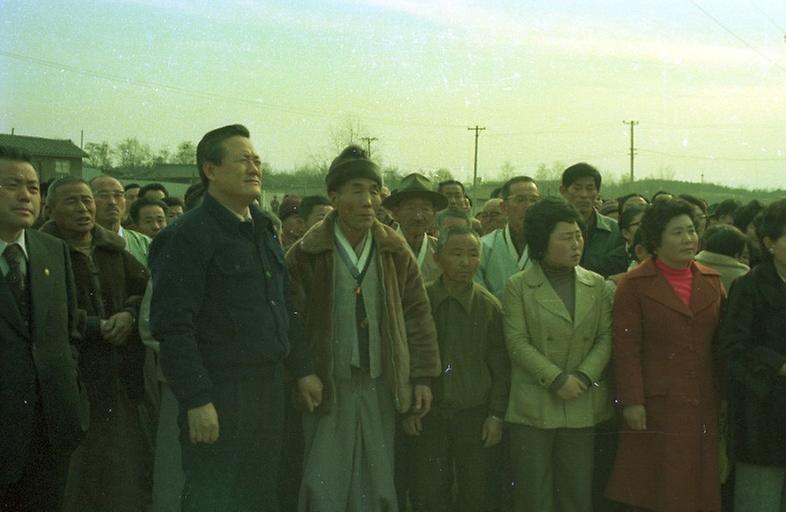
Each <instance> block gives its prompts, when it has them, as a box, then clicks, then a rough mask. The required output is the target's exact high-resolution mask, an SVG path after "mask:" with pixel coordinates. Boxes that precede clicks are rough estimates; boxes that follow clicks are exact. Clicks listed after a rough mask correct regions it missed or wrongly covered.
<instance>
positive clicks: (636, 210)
mask: <svg viewBox="0 0 786 512" xmlns="http://www.w3.org/2000/svg"><path fill="white" fill-rule="evenodd" d="M648 207H649V205H643V204H632V205H630V206H628V207H627V208H626V209H625V211H624V212H622V213H620V218H619V220H618V221H617V224H618V225H619V228H620V231H622V230H623V229H628V228H629V227H630V225H631V224H633V219H635V218H636V217H637V216H638V215H640V214H642V213H644V212H645V211H647V208H648Z"/></svg>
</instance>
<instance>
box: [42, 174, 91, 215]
mask: <svg viewBox="0 0 786 512" xmlns="http://www.w3.org/2000/svg"><path fill="white" fill-rule="evenodd" d="M78 183H84V184H85V185H87V188H90V184H89V183H88V182H87V181H85V180H84V179H82V178H80V177H79V176H71V175H68V176H62V177H60V178H57V179H56V180H54V181H53V182H52V183H50V184H49V187H47V190H46V206H47V208H53V207H54V206H55V202H56V201H57V190H58V189H59V188H60V187H63V186H66V185H75V184H78ZM90 192H91V193H92V192H93V189H90Z"/></svg>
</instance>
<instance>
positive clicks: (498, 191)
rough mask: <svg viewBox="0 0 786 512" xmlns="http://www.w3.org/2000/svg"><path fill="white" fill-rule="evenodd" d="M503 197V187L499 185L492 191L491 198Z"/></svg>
mask: <svg viewBox="0 0 786 512" xmlns="http://www.w3.org/2000/svg"><path fill="white" fill-rule="evenodd" d="M501 197H502V187H497V188H495V189H494V190H492V191H491V197H489V199H498V198H501Z"/></svg>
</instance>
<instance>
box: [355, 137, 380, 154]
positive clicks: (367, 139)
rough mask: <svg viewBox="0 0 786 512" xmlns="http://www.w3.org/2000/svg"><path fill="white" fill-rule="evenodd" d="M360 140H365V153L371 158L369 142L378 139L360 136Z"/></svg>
mask: <svg viewBox="0 0 786 512" xmlns="http://www.w3.org/2000/svg"><path fill="white" fill-rule="evenodd" d="M360 140H364V141H366V153H368V157H369V158H371V143H372V142H374V141H375V140H379V139H377V138H376V137H361V138H360Z"/></svg>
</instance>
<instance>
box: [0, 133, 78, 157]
mask: <svg viewBox="0 0 786 512" xmlns="http://www.w3.org/2000/svg"><path fill="white" fill-rule="evenodd" d="M0 145H2V146H13V147H16V148H19V149H23V150H25V151H27V152H28V153H30V154H31V155H32V156H51V157H61V158H84V157H86V156H88V154H87V153H85V152H84V151H82V150H81V149H79V146H77V145H76V144H74V143H73V142H71V141H70V140H61V139H44V138H43V137H28V136H27V135H10V134H7V133H0Z"/></svg>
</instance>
